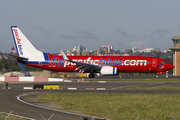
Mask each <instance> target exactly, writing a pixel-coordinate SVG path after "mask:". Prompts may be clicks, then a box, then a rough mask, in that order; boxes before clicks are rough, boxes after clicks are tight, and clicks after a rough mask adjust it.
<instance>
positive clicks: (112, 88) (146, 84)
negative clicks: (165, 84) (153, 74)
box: [111, 83, 162, 90]
mask: <svg viewBox="0 0 180 120" xmlns="http://www.w3.org/2000/svg"><path fill="white" fill-rule="evenodd" d="M152 84H162V83H148V84H138V85H128V86H122V87H115V88H112V89H111V90H117V89H122V88H130V87H138V86H142V85H152Z"/></svg>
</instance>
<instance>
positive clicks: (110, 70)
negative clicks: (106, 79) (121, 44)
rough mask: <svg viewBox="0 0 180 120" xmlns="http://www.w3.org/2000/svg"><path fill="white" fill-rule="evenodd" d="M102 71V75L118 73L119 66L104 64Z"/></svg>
mask: <svg viewBox="0 0 180 120" xmlns="http://www.w3.org/2000/svg"><path fill="white" fill-rule="evenodd" d="M100 73H101V75H117V68H116V67H110V66H103V67H102V69H101V71H100Z"/></svg>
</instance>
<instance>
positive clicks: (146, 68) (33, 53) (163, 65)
mask: <svg viewBox="0 0 180 120" xmlns="http://www.w3.org/2000/svg"><path fill="white" fill-rule="evenodd" d="M11 30H12V34H13V39H14V43H15V47H16V51H17V56H15V57H16V60H17V62H19V63H23V64H25V65H27V66H30V67H36V68H41V69H46V70H50V71H58V72H83V73H90V74H89V76H88V77H89V78H94V77H95V73H100V74H101V75H103V76H115V75H118V74H119V73H121V72H128V73H129V72H138V73H157V74H164V72H165V71H168V70H170V69H172V68H174V66H173V65H172V64H170V63H167V62H166V61H165V60H163V59H161V58H156V57H145V56H66V55H65V54H64V52H63V51H62V50H61V55H60V56H56V55H52V54H48V53H45V52H41V51H39V50H37V49H36V48H35V47H34V46H33V45H32V43H31V42H30V41H29V40H28V39H27V38H26V36H25V35H24V34H23V33H22V32H21V30H20V29H19V28H18V27H17V26H11Z"/></svg>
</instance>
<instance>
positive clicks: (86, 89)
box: [85, 88, 95, 90]
mask: <svg viewBox="0 0 180 120" xmlns="http://www.w3.org/2000/svg"><path fill="white" fill-rule="evenodd" d="M85 90H95V88H86V89H85Z"/></svg>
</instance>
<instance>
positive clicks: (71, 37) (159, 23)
mask: <svg viewBox="0 0 180 120" xmlns="http://www.w3.org/2000/svg"><path fill="white" fill-rule="evenodd" d="M179 5H180V1H179V0H172V1H170V0H156V1H155V0H0V51H1V52H4V53H9V52H11V48H12V47H13V46H14V42H13V41H14V40H13V37H12V32H11V29H10V27H11V26H18V27H19V28H20V30H21V31H22V32H23V33H24V34H25V36H26V37H27V38H28V39H29V40H30V41H31V42H32V44H33V45H34V46H35V47H36V48H37V49H38V50H41V51H43V52H49V53H57V52H59V50H72V49H73V47H74V46H77V45H83V46H86V47H87V49H88V50H99V48H100V47H101V46H103V45H112V46H114V49H115V50H123V49H128V48H132V47H138V48H140V49H144V48H154V49H155V48H161V49H162V50H163V49H168V48H172V47H173V42H172V40H171V38H172V36H178V35H179V30H178V29H179V27H178V24H179V23H180V15H179V13H180V8H179Z"/></svg>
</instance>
